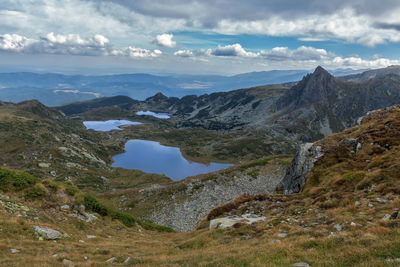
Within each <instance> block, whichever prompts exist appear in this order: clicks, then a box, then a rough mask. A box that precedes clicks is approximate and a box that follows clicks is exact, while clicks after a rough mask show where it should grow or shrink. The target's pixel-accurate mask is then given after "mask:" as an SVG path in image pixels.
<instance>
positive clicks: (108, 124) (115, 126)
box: [83, 120, 142, 132]
mask: <svg viewBox="0 0 400 267" xmlns="http://www.w3.org/2000/svg"><path fill="white" fill-rule="evenodd" d="M139 124H142V123H141V122H135V121H127V120H109V121H84V122H83V125H85V127H86V129H88V130H89V129H93V130H95V131H102V132H107V131H111V130H121V126H124V125H139Z"/></svg>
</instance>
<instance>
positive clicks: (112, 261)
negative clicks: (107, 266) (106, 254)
mask: <svg viewBox="0 0 400 267" xmlns="http://www.w3.org/2000/svg"><path fill="white" fill-rule="evenodd" d="M115 260H116V258H115V257H112V258H110V259H108V260H106V262H107V263H114V262H115Z"/></svg>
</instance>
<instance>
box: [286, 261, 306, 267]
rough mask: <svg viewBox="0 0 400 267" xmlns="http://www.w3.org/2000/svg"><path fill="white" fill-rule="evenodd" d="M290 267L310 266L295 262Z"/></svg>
mask: <svg viewBox="0 0 400 267" xmlns="http://www.w3.org/2000/svg"><path fill="white" fill-rule="evenodd" d="M290 266H291V267H311V265H310V264H308V263H306V262H296V263H293V264H292V265H290Z"/></svg>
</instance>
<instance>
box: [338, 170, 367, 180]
mask: <svg viewBox="0 0 400 267" xmlns="http://www.w3.org/2000/svg"><path fill="white" fill-rule="evenodd" d="M364 177H365V172H362V171H358V172H348V173H346V174H344V175H343V179H344V180H345V181H346V182H349V183H352V182H359V181H361V180H362V179H363V178H364Z"/></svg>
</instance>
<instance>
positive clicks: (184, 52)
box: [174, 50, 194, 57]
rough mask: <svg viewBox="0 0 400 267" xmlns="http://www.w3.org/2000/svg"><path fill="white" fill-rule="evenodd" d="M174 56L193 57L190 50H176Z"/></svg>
mask: <svg viewBox="0 0 400 267" xmlns="http://www.w3.org/2000/svg"><path fill="white" fill-rule="evenodd" d="M174 56H178V57H193V56H194V53H193V52H192V51H190V50H178V51H176V52H175V53H174Z"/></svg>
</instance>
